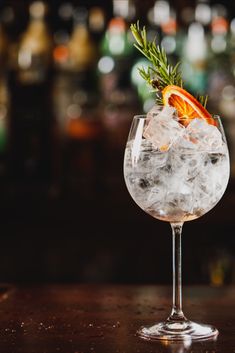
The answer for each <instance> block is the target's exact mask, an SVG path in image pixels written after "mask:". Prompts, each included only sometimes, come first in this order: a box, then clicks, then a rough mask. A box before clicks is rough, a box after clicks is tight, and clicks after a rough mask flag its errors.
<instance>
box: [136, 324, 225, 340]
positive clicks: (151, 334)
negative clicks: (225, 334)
mask: <svg viewBox="0 0 235 353" xmlns="http://www.w3.org/2000/svg"><path fill="white" fill-rule="evenodd" d="M137 334H138V335H139V336H140V337H141V338H143V339H146V340H165V341H185V340H191V341H195V340H206V339H210V338H216V336H217V335H218V334H219V331H218V330H217V329H216V328H215V327H213V326H210V325H204V324H197V323H195V322H192V321H188V320H187V321H183V322H169V321H166V322H160V323H159V324H156V325H154V326H151V327H141V328H140V329H139V330H138V331H137Z"/></svg>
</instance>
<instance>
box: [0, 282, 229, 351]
mask: <svg viewBox="0 0 235 353" xmlns="http://www.w3.org/2000/svg"><path fill="white" fill-rule="evenodd" d="M170 306H171V288H170V287H162V286H116V285H46V286H41V285H40V286H35V285H34V286H19V287H14V286H2V290H1V301H0V352H2V353H18V352H22V353H57V352H59V353H70V352H71V353H160V352H161V353H163V352H173V353H183V352H190V353H216V352H221V353H233V352H235V287H223V288H210V287H204V286H194V287H184V312H185V314H186V316H187V317H188V318H190V319H191V320H194V321H198V322H203V323H211V324H213V325H215V326H216V327H217V328H218V329H219V331H220V334H219V336H218V338H217V340H216V341H209V342H194V343H191V344H190V343H189V342H186V343H185V344H183V343H175V344H170V343H159V342H149V341H143V340H141V339H140V338H138V337H137V336H136V334H135V333H136V330H137V329H138V328H139V327H140V326H141V325H149V324H153V323H154V322H156V321H159V320H163V319H165V318H166V317H167V315H168V314H169V312H170Z"/></svg>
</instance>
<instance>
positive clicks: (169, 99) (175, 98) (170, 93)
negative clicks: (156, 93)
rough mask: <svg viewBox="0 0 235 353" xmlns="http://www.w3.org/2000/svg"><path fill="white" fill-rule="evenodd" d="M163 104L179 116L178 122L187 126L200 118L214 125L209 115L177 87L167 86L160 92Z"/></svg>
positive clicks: (189, 95)
mask: <svg viewBox="0 0 235 353" xmlns="http://www.w3.org/2000/svg"><path fill="white" fill-rule="evenodd" d="M162 97H163V104H164V105H170V106H172V107H174V108H175V109H176V110H177V111H178V114H179V118H180V122H181V124H183V125H184V126H187V125H188V124H189V123H190V121H191V120H192V119H194V118H201V119H204V120H206V121H207V123H208V124H211V125H216V122H215V120H214V119H213V118H212V116H211V114H210V113H209V112H208V111H207V110H206V109H205V108H204V107H203V106H202V105H201V103H200V102H198V100H197V99H196V98H195V97H193V96H192V95H191V94H190V93H188V92H187V91H185V90H184V89H183V88H181V87H179V86H174V85H169V86H166V87H165V88H164V89H163V91H162Z"/></svg>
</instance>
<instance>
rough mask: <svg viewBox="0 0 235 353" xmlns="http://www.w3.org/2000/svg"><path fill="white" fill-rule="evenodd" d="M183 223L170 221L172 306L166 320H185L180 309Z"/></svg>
mask: <svg viewBox="0 0 235 353" xmlns="http://www.w3.org/2000/svg"><path fill="white" fill-rule="evenodd" d="M182 227H183V223H171V228H172V245H173V249H172V255H173V306H172V311H171V315H170V317H169V318H168V321H184V320H186V318H185V316H184V314H183V311H182V271H181V270H182V266H181V234H182Z"/></svg>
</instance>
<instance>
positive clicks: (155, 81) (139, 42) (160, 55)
mask: <svg viewBox="0 0 235 353" xmlns="http://www.w3.org/2000/svg"><path fill="white" fill-rule="evenodd" d="M130 29H131V32H132V34H133V37H134V39H135V41H136V43H134V46H135V47H136V48H137V49H138V50H139V51H140V52H141V53H142V54H143V55H144V56H145V57H146V58H147V59H148V60H149V62H150V64H151V65H150V66H148V68H147V69H145V68H144V67H141V68H138V70H139V73H140V75H141V77H142V78H143V79H144V80H145V81H146V82H147V84H149V85H150V86H152V88H153V89H154V91H156V92H157V103H158V104H163V102H162V98H161V91H162V90H163V89H164V88H165V87H166V86H168V85H176V86H180V87H182V86H183V81H182V76H181V72H180V71H179V65H180V63H179V62H178V63H177V64H176V65H175V66H173V65H171V64H169V62H168V58H167V55H166V52H165V50H164V48H162V47H160V46H159V45H156V41H155V40H153V41H148V39H147V33H146V29H145V27H143V28H142V29H141V28H140V25H139V21H137V22H136V23H133V24H131V26H130ZM207 100H208V97H207V96H206V97H204V96H200V97H199V101H200V103H201V104H202V105H203V106H204V107H206V103H207Z"/></svg>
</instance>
